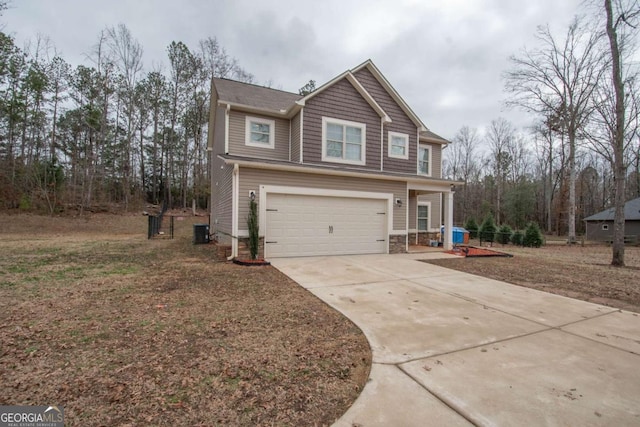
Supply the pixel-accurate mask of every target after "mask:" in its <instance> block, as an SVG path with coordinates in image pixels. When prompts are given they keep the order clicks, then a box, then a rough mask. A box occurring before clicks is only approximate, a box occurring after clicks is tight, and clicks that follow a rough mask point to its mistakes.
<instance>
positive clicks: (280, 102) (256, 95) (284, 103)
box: [213, 78, 302, 111]
mask: <svg viewBox="0 0 640 427" xmlns="http://www.w3.org/2000/svg"><path fill="white" fill-rule="evenodd" d="M213 84H214V86H215V88H216V92H217V93H218V99H219V100H221V101H227V102H231V103H234V104H240V105H246V106H249V107H255V108H260V109H266V110H275V111H281V110H287V109H289V108H290V107H291V106H292V105H293V104H294V103H295V102H296V101H297V100H299V99H301V98H302V96H301V95H298V94H297V93H291V92H285V91H282V90H277V89H271V88H268V87H263V86H256V85H252V84H249V83H242V82H237V81H235V80H227V79H219V78H214V79H213Z"/></svg>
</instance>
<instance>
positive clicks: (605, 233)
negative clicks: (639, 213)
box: [586, 220, 640, 241]
mask: <svg viewBox="0 0 640 427" xmlns="http://www.w3.org/2000/svg"><path fill="white" fill-rule="evenodd" d="M604 224H607V225H608V226H609V229H608V230H603V229H602V226H603V225H604ZM586 229H587V239H589V240H595V241H604V240H611V239H613V221H586ZM624 235H625V236H640V221H634V220H626V221H625V223H624Z"/></svg>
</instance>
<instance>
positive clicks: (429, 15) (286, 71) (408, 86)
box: [3, 0, 580, 138]
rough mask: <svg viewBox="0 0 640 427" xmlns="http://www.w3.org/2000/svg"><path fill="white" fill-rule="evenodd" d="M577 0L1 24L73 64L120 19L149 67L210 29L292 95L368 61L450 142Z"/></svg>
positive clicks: (365, 2)
mask: <svg viewBox="0 0 640 427" xmlns="http://www.w3.org/2000/svg"><path fill="white" fill-rule="evenodd" d="M579 2H580V0H563V1H562V2H558V1H556V0H537V1H535V2H516V1H512V0H477V1H468V0H449V1H447V2H442V1H415V0H395V1H394V2H389V1H387V0H384V1H382V0H373V1H372V0H355V1H345V0H327V1H324V2H304V1H299V0H264V1H261V2H256V1H250V0H238V1H222V0H215V1H210V0H192V1H184V2H175V1H168V0H136V1H130V0H111V1H110V2H101V3H98V2H92V1H83V0H75V1H74V0H56V1H45V0H19V1H17V2H14V4H13V7H12V8H11V9H10V10H8V11H6V12H5V15H4V17H3V18H4V21H5V24H6V25H5V31H9V32H13V33H14V34H15V35H16V38H17V40H18V41H19V42H22V41H23V40H25V39H27V38H29V37H33V36H35V35H36V34H37V33H41V34H44V35H47V36H49V37H50V38H51V40H52V41H53V42H54V43H55V44H56V46H57V48H58V50H59V51H61V53H62V55H63V57H64V58H65V59H66V60H67V61H69V62H71V63H72V64H74V65H77V64H79V63H86V60H85V58H84V56H83V55H84V54H85V53H87V52H89V51H90V49H91V46H92V45H93V44H94V43H95V42H96V40H97V37H98V34H99V32H100V30H101V29H103V28H105V27H106V26H112V25H117V24H118V23H120V22H122V23H124V24H125V25H127V26H128V27H129V29H130V30H131V32H132V34H133V35H134V36H135V37H136V38H137V39H138V40H139V41H140V42H141V43H142V45H143V47H144V51H145V55H144V62H145V66H146V68H147V69H152V68H154V67H156V66H157V65H158V64H164V66H165V68H166V64H167V60H166V46H167V45H168V44H169V43H170V42H171V41H172V40H181V41H183V42H184V43H186V44H187V45H188V46H189V47H191V48H195V47H196V46H197V43H198V41H199V40H200V39H203V38H206V37H209V36H215V37H217V38H218V40H219V41H220V42H221V44H222V45H223V46H225V48H226V49H227V50H228V52H229V53H230V54H231V55H232V56H235V57H236V58H238V60H239V62H240V64H241V65H242V66H243V67H244V68H245V69H247V70H248V71H249V72H251V73H253V74H254V75H255V76H256V79H257V80H258V81H259V82H260V83H265V82H271V84H272V85H273V87H276V88H281V89H284V90H289V91H297V89H298V88H299V87H301V86H302V85H304V84H305V83H306V82H307V81H308V80H309V79H314V80H316V81H317V82H318V83H320V84H321V83H324V82H326V81H327V80H329V79H331V78H333V77H334V76H336V75H338V74H340V73H341V72H343V71H344V70H346V69H347V68H351V67H354V66H356V65H358V64H360V63H361V62H362V61H364V60H366V59H368V58H371V59H372V60H373V61H374V62H375V63H376V65H378V67H379V68H380V69H381V71H382V72H383V73H384V74H385V75H386V77H387V78H388V79H389V81H390V82H391V83H392V84H393V85H394V86H395V88H396V89H397V90H398V92H399V93H400V94H401V95H402V96H403V97H404V98H405V99H406V100H407V102H408V103H409V105H411V106H412V108H413V109H414V110H415V111H416V113H417V114H418V115H419V116H420V117H422V118H423V119H424V121H425V123H426V124H427V125H428V126H429V127H430V128H431V129H432V130H434V131H435V132H437V133H440V134H442V135H443V136H445V137H448V138H451V137H453V135H454V134H455V133H456V131H457V130H458V129H459V128H460V127H461V126H463V125H469V126H475V127H481V126H483V125H486V124H488V123H489V122H490V121H491V120H492V119H494V118H497V117H499V116H504V117H506V118H508V119H510V120H512V121H513V122H514V123H515V124H516V125H518V126H524V125H526V124H528V122H529V121H530V118H529V117H527V116H526V115H524V114H523V113H521V112H517V111H503V108H502V101H503V99H504V93H503V84H502V80H501V74H502V72H503V71H504V70H505V69H506V68H507V67H508V65H509V64H508V59H507V58H508V57H509V55H511V54H514V53H516V52H517V51H518V50H519V49H521V48H522V47H523V46H524V45H531V44H532V43H533V33H534V31H535V28H536V26H537V25H540V24H545V23H550V24H551V26H552V27H554V28H557V29H558V30H559V31H560V32H564V29H565V28H566V25H567V24H568V23H569V21H570V20H571V19H572V17H573V15H575V14H576V13H577V12H579V10H578V5H579Z"/></svg>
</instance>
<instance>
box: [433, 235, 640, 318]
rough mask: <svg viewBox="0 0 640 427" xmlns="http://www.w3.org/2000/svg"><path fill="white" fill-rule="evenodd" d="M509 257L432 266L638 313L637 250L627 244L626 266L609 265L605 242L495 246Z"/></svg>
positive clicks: (450, 261)
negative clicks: (528, 246) (593, 243)
mask: <svg viewBox="0 0 640 427" xmlns="http://www.w3.org/2000/svg"><path fill="white" fill-rule="evenodd" d="M494 249H496V250H499V251H503V252H506V253H510V254H512V255H514V257H513V258H457V259H442V260H433V261H429V262H431V263H433V264H437V265H441V266H443V267H448V268H452V269H455V270H460V271H465V272H468V273H473V274H477V275H480V276H485V277H490V278H493V279H498V280H503V281H506V282H509V283H513V284H516V285H520V286H526V287H529V288H534V289H540V290H543V291H547V292H552V293H555V294H559V295H564V296H568V297H572V298H577V299H581V300H584V301H590V302H594V303H598V304H604V305H608V306H611V307H616V308H620V309H624V310H631V311H635V312H640V248H639V247H627V248H626V251H625V261H626V264H627V266H626V267H624V268H617V267H612V266H610V265H609V264H610V262H611V248H610V247H607V246H605V245H585V246H581V245H574V246H567V245H565V244H558V243H555V244H549V245H546V246H543V247H541V248H520V247H513V246H501V245H494Z"/></svg>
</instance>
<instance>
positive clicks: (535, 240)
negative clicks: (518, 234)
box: [522, 222, 542, 248]
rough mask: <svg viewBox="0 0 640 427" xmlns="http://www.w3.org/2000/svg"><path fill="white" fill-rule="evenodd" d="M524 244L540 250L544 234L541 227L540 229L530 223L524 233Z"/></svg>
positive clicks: (533, 223) (535, 224)
mask: <svg viewBox="0 0 640 427" xmlns="http://www.w3.org/2000/svg"><path fill="white" fill-rule="evenodd" d="M522 244H523V245H524V246H527V247H530V248H539V247H540V246H542V232H541V231H540V227H538V224H537V223H535V222H530V223H529V225H528V226H527V229H526V230H525V231H524V239H523V241H522Z"/></svg>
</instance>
